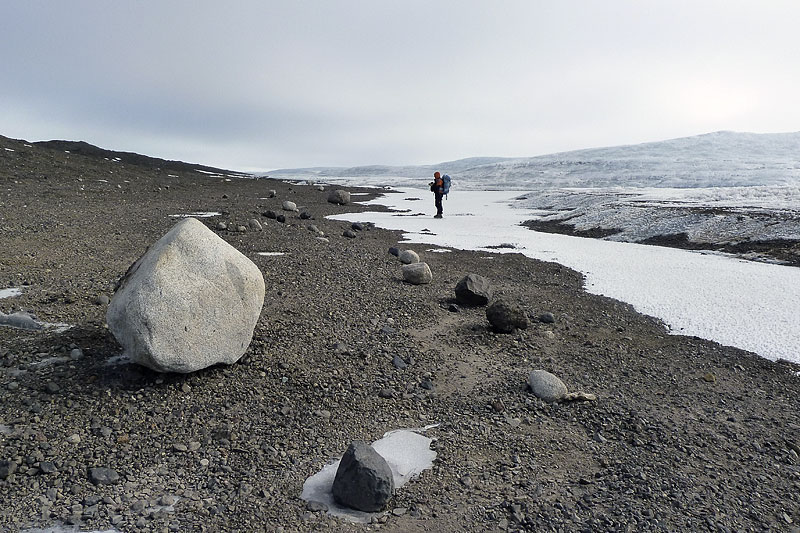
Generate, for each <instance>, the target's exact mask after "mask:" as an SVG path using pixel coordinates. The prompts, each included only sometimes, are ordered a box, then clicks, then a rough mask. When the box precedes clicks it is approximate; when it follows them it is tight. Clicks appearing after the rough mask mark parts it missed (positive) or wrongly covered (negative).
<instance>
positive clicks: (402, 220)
mask: <svg viewBox="0 0 800 533" xmlns="http://www.w3.org/2000/svg"><path fill="white" fill-rule="evenodd" d="M434 169H441V170H442V171H445V172H452V173H453V192H452V193H451V194H450V195H449V198H448V200H447V201H445V218H444V219H442V220H433V219H432V218H431V216H432V215H433V213H434V209H433V205H432V203H433V202H432V198H431V194H430V192H429V191H428V190H427V189H425V188H420V187H425V185H426V182H427V181H428V180H429V179H430V178H429V176H430V172H432V171H433V170H434ZM453 169H455V170H453ZM456 171H457V172H456ZM281 172H284V171H280V172H279V174H280V176H281V177H285V178H290V177H291V178H294V179H305V180H310V181H317V182H325V183H332V184H342V185H345V184H346V185H362V186H363V185H374V186H386V185H392V186H394V187H397V188H399V189H401V193H402V194H394V193H393V194H386V195H385V196H383V197H381V198H378V199H376V200H373V201H372V202H368V203H369V204H381V205H387V206H389V207H391V208H393V209H396V210H398V211H400V212H396V213H360V214H358V215H355V214H350V215H342V216H339V217H334V218H339V219H343V220H350V219H355V218H357V219H358V220H359V221H368V222H374V223H375V224H376V225H378V226H380V227H383V228H388V229H395V230H401V231H403V232H404V236H405V238H406V239H407V241H408V243H409V244H413V243H429V244H433V245H436V246H449V247H454V248H461V249H472V250H491V251H493V252H497V251H500V252H503V251H507V252H519V253H523V254H525V255H527V256H529V257H533V258H536V259H541V260H545V261H555V262H558V263H561V264H563V265H566V266H568V267H571V268H573V269H575V270H577V271H579V272H581V273H583V274H584V275H585V276H586V289H587V290H588V291H589V292H592V293H596V294H601V295H605V296H609V297H612V298H615V299H618V300H621V301H623V302H627V303H630V304H632V305H633V306H634V308H636V309H637V310H638V311H640V312H642V313H645V314H648V315H651V316H654V317H656V318H659V319H661V320H663V321H664V323H665V324H666V325H667V327H668V328H669V331H670V332H671V333H675V334H685V335H695V336H698V337H701V338H705V339H710V340H714V341H717V342H719V343H721V344H725V345H729V346H735V347H738V348H742V349H744V350H748V351H751V352H754V353H757V354H759V355H761V356H763V357H766V358H769V359H772V360H775V359H785V360H789V361H793V362H796V363H800V268H796V267H789V266H782V265H777V264H765V263H756V262H751V261H746V260H743V259H741V258H736V257H732V256H727V255H724V254H719V253H713V252H694V251H685V250H678V249H672V248H665V247H659V246H646V245H641V244H633V243H631V242H618V241H637V240H642V239H646V238H648V237H651V236H657V235H669V234H675V233H681V232H684V233H687V235H688V236H689V237H690V238H692V239H695V240H698V241H703V240H708V241H709V242H719V241H720V240H724V241H730V242H736V241H737V240H746V239H751V240H771V239H793V240H800V133H787V134H749V133H733V132H718V133H713V134H707V135H700V136H696V137H688V138H684V139H674V140H671V141H664V142H659V143H645V144H641V145H635V146H622V147H614V148H605V149H592V150H580V151H576V152H567V153H562V154H553V155H547V156H539V157H534V158H518V159H494V160H492V159H488V158H482V159H471V160H462V161H457V162H452V163H443V164H441V165H436V166H424V167H361V168H356V169H295V171H285V174H281ZM271 175H273V173H271ZM274 177H278V176H274ZM414 198H421V199H422V200H415V199H414ZM415 214H417V216H413V215H415ZM400 215H402V216H400ZM532 219H539V220H568V221H569V223H571V224H574V225H575V226H576V228H577V229H590V228H597V227H605V228H621V229H622V231H621V232H620V233H618V234H615V235H612V236H609V237H607V240H599V239H587V238H579V237H570V236H566V235H557V234H550V233H540V232H535V231H531V230H529V229H527V228H524V227H522V226H520V224H521V223H522V222H524V221H526V220H532ZM500 244H512V245H513V246H514V248H511V249H508V248H506V249H499V250H498V249H495V248H489V247H492V246H497V245H500ZM487 272H488V273H489V277H491V275H490V272H491V270H490V267H489V266H487ZM434 275H435V273H434Z"/></svg>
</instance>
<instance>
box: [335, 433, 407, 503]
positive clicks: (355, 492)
mask: <svg viewBox="0 0 800 533" xmlns="http://www.w3.org/2000/svg"><path fill="white" fill-rule="evenodd" d="M331 491H332V492H333V497H334V499H335V500H336V501H337V502H338V503H340V504H342V505H346V506H347V507H351V508H353V509H358V510H359V511H365V512H367V513H374V512H376V511H380V510H381V509H383V508H384V507H385V506H386V503H387V502H388V501H389V498H391V497H392V493H393V492H394V478H393V477H392V470H391V469H390V468H389V465H388V464H387V463H386V459H384V458H383V457H381V456H380V454H378V452H376V451H375V449H374V448H373V447H372V446H370V445H369V444H367V443H366V442H361V441H354V442H352V443H351V444H350V446H349V447H348V448H347V451H346V452H345V454H344V456H343V457H342V460H341V462H340V463H339V468H338V469H337V470H336V477H335V478H334V479H333V486H332V487H331Z"/></svg>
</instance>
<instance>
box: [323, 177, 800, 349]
mask: <svg viewBox="0 0 800 533" xmlns="http://www.w3.org/2000/svg"><path fill="white" fill-rule="evenodd" d="M401 192H403V194H404V195H409V194H413V193H416V194H424V191H421V190H416V191H414V190H407V189H406V190H404V191H401ZM526 194H527V193H523V192H522V191H461V192H459V194H457V195H456V194H453V195H452V196H451V197H450V201H449V202H448V204H447V207H446V210H445V218H444V219H441V220H438V221H437V228H439V229H440V231H439V233H438V234H437V235H432V234H428V233H424V229H425V228H426V226H429V225H430V224H432V220H431V218H432V217H433V209H432V206H431V209H430V212H429V214H428V215H427V216H426V217H425V218H417V217H404V218H397V217H393V216H392V213H391V212H363V213H358V214H357V216H358V218H359V219H360V220H364V221H369V222H373V223H374V224H375V225H376V226H378V227H380V228H385V229H391V230H401V231H403V232H405V233H404V237H405V239H406V242H408V243H425V244H430V245H434V246H447V247H452V248H459V249H464V250H476V249H479V248H480V247H485V246H487V245H489V246H500V245H503V244H507V243H510V242H513V243H515V245H516V246H517V247H516V248H514V249H503V248H497V249H494V251H495V252H497V253H522V254H524V255H526V256H528V257H532V258H535V259H540V260H543V261H555V262H557V263H560V264H562V265H565V266H567V267H570V268H573V269H575V270H577V271H579V272H581V273H583V274H584V275H585V279H586V281H585V287H586V290H587V291H589V292H591V293H594V294H600V295H603V296H608V297H610V298H615V299H617V300H621V301H623V302H627V303H629V304H631V305H633V306H634V308H635V309H636V310H637V311H639V312H640V313H644V314H646V315H650V316H653V317H656V318H659V319H661V320H663V321H664V322H665V323H666V324H667V325H668V326H669V330H670V332H671V333H676V334H681V335H694V336H697V337H701V338H704V339H709V340H712V341H716V342H719V343H721V344H725V345H728V346H735V347H737V348H741V349H743V350H748V351H751V352H754V353H757V354H759V355H761V356H763V357H766V358H767V359H771V360H776V359H780V358H783V359H786V360H788V361H792V362H800V268H795V267H788V266H782V265H773V264H767V263H753V262H750V261H744V260H739V259H735V258H731V257H727V256H722V255H717V254H701V253H696V252H691V251H686V250H679V249H674V248H666V247H661V246H645V245H641V244H631V243H625V242H612V241H605V240H600V239H585V238H580V237H572V236H569V235H558V234H552V233H539V232H536V231H531V230H529V229H527V228H525V227H523V226H521V225H520V223H521V222H523V221H525V220H530V219H531V218H532V216H531V212H530V211H529V210H526V209H516V208H513V207H512V204H513V203H514V199H515V198H519V197H520V196H525V195H526ZM720 194H721V192H720ZM364 204H366V205H372V204H378V205H384V206H388V207H390V208H396V209H403V208H406V207H409V203H408V202H405V201H404V200H403V197H402V195H398V194H389V195H385V196H383V197H381V198H378V199H376V200H371V201H368V202H364ZM476 212H478V213H482V215H481V216H480V217H474V218H456V217H449V216H448V214H449V213H476ZM352 216H354V214H342V215H334V216H330V217H328V218H329V219H332V220H349V219H350V218H351V217H352ZM350 221H352V220H350Z"/></svg>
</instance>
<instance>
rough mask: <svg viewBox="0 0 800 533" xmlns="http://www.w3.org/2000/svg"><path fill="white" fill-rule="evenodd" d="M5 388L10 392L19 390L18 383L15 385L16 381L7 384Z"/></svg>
mask: <svg viewBox="0 0 800 533" xmlns="http://www.w3.org/2000/svg"><path fill="white" fill-rule="evenodd" d="M6 388H7V389H8V390H10V391H14V390H17V389H19V383H17V382H16V381H12V382H11V383H9V384H8V385H7V386H6Z"/></svg>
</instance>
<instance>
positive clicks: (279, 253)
mask: <svg viewBox="0 0 800 533" xmlns="http://www.w3.org/2000/svg"><path fill="white" fill-rule="evenodd" d="M256 253H257V254H258V255H263V256H264V257H275V256H278V255H286V252H256Z"/></svg>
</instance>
